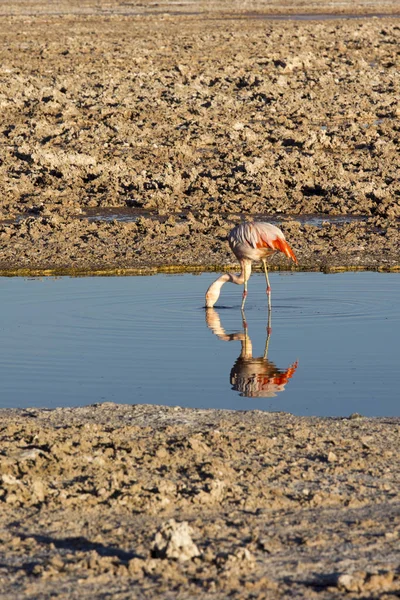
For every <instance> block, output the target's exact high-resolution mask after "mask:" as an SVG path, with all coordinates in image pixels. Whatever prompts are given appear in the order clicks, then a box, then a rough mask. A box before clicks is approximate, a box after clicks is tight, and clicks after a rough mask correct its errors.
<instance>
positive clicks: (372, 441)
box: [0, 404, 400, 600]
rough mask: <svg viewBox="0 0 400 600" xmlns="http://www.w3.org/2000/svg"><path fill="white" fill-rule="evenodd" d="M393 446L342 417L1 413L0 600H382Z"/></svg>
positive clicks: (399, 526)
mask: <svg viewBox="0 0 400 600" xmlns="http://www.w3.org/2000/svg"><path fill="white" fill-rule="evenodd" d="M399 433H400V420H399V419H365V418H362V417H360V416H357V415H354V416H352V417H350V418H346V419H317V418H298V417H294V416H291V415H288V414H284V413H282V414H279V413H275V414H268V413H263V412H259V411H253V412H248V413H240V412H229V411H199V410H192V409H180V408H165V407H157V406H155V407H150V406H122V405H119V406H118V405H113V404H104V405H97V406H91V407H86V408H77V409H58V410H55V411H40V410H36V409H31V410H25V411H16V410H14V411H13V410H2V411H1V412H0V436H1V456H0V470H1V479H0V481H1V484H0V498H1V511H0V540H1V545H0V548H1V550H0V553H1V557H0V581H1V588H2V593H1V597H2V598H4V599H8V598H10V599H11V598H16V597H18V598H93V597H102V598H108V597H109V598H156V597H157V598H158V597H162V598H177V597H179V598H193V597H196V598H197V597H198V598H210V597H215V598H226V597H237V598H271V599H276V598H307V599H309V598H318V599H321V600H323V599H328V598H329V599H332V598H363V599H365V598H379V599H381V600H389V599H390V600H394V599H395V598H398V597H399V595H400V569H399V565H400V495H399V485H398V484H399V480H400V462H399V454H398V441H399ZM171 520H172V521H171ZM157 532H158V533H157Z"/></svg>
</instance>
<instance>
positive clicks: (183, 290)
mask: <svg viewBox="0 0 400 600" xmlns="http://www.w3.org/2000/svg"><path fill="white" fill-rule="evenodd" d="M215 277H216V275H215V273H205V274H202V275H198V276H193V275H187V274H185V275H181V276H178V275H174V276H167V275H157V276H152V277H150V276H149V277H87V278H69V277H62V278H59V279H55V278H42V279H22V278H5V277H2V278H1V281H0V284H1V288H2V289H1V313H0V314H1V320H0V323H1V325H0V327H1V334H2V344H1V348H0V376H1V382H2V385H1V395H0V406H2V407H29V406H41V407H51V408H54V407H56V406H78V405H87V404H92V403H95V402H105V401H112V402H118V403H129V404H131V403H132V404H137V403H149V404H164V405H179V406H190V407H203V408H226V409H241V410H247V409H261V410H268V411H276V410H280V411H288V412H292V413H294V414H297V415H321V416H322V415H324V416H329V415H330V416H348V415H350V414H351V413H354V412H357V413H361V414H362V415H367V416H373V415H382V416H383V415H385V416H393V415H399V414H400V410H399V401H398V388H399V370H398V352H397V350H396V349H397V348H398V340H399V339H400V306H399V303H398V298H399V294H400V276H399V275H396V274H381V273H370V272H360V273H340V274H336V275H324V274H321V273H292V274H283V273H271V285H272V292H273V296H272V300H273V311H272V333H271V335H270V336H269V339H268V334H267V330H266V327H267V300H266V295H265V280H264V277H263V275H261V274H254V275H253V276H252V278H251V280H250V283H249V296H248V299H247V302H246V315H245V316H246V320H247V333H245V330H244V328H243V323H242V315H241V311H240V301H241V289H240V287H239V286H235V285H230V284H227V285H225V286H224V288H223V290H222V294H221V297H220V301H219V303H218V305H217V306H216V308H215V310H211V311H205V309H204V308H203V304H204V292H205V290H206V288H207V287H208V285H209V284H210V283H211V281H213V280H214V279H215Z"/></svg>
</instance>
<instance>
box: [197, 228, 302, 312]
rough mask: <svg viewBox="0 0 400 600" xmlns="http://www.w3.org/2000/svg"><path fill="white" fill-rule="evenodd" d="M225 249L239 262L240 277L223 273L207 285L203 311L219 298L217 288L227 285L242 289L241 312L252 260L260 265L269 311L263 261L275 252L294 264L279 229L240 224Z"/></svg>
mask: <svg viewBox="0 0 400 600" xmlns="http://www.w3.org/2000/svg"><path fill="white" fill-rule="evenodd" d="M228 242H229V246H230V248H231V250H232V252H233V254H234V255H235V256H236V258H237V259H238V261H239V262H240V266H241V269H242V270H241V272H240V275H233V274H232V273H224V274H223V275H221V276H220V277H218V279H217V280H216V281H214V283H212V284H211V285H210V287H209V288H208V290H207V292H206V308H212V307H213V306H214V304H215V303H216V301H217V300H218V298H219V295H220V292H221V288H222V286H223V285H224V283H226V282H227V281H230V282H231V283H236V284H237V285H243V286H244V290H243V296H242V310H243V308H244V304H245V302H246V297H247V282H248V280H249V277H250V275H251V263H252V262H253V260H257V261H262V263H263V265H264V272H265V279H266V281H267V295H268V308H269V310H271V285H270V283H269V277H268V269H267V260H266V259H267V258H268V257H269V256H271V254H274V252H276V251H277V250H279V251H280V252H283V253H284V254H285V255H286V256H287V257H289V258H291V259H292V260H293V261H294V262H295V263H296V264H297V258H296V256H295V253H294V252H293V250H292V249H291V247H290V246H289V244H288V243H287V241H286V240H285V236H284V235H283V233H282V231H281V230H280V229H279V227H276V226H275V225H272V224H271V223H262V222H260V221H259V222H257V221H256V222H253V223H250V222H249V223H240V224H239V225H236V227H234V228H233V229H232V231H231V232H230V233H229V235H228Z"/></svg>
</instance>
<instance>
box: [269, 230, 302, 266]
mask: <svg viewBox="0 0 400 600" xmlns="http://www.w3.org/2000/svg"><path fill="white" fill-rule="evenodd" d="M272 244H273V247H274V248H275V249H276V250H280V252H283V254H285V255H286V256H287V257H288V258H291V259H292V261H293V262H295V263H296V265H297V264H298V261H297V258H296V255H295V253H294V252H293V250H292V249H291V247H290V246H289V244H288V243H287V241H286V240H283V239H282V238H279V237H277V238H276V239H275V240H274V241H273V242H272Z"/></svg>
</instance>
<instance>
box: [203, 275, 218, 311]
mask: <svg viewBox="0 0 400 600" xmlns="http://www.w3.org/2000/svg"><path fill="white" fill-rule="evenodd" d="M217 282H218V280H217V281H214V283H212V284H211V285H210V287H209V288H208V290H207V292H206V308H212V307H213V306H214V304H215V303H216V301H217V300H218V298H219V293H220V291H221V285H220V283H219V282H218V284H217Z"/></svg>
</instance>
